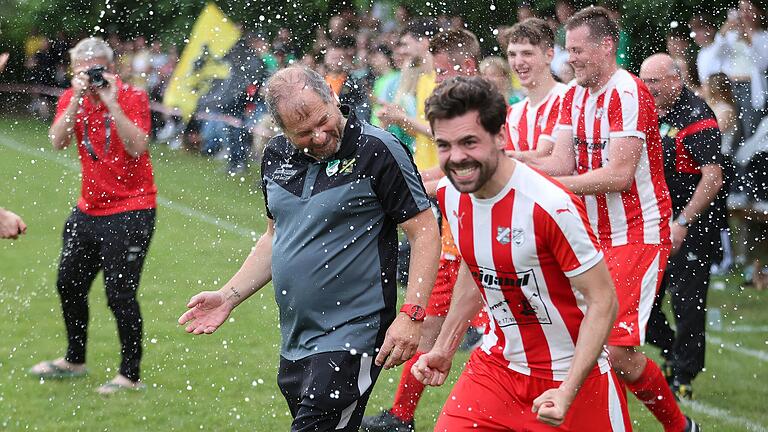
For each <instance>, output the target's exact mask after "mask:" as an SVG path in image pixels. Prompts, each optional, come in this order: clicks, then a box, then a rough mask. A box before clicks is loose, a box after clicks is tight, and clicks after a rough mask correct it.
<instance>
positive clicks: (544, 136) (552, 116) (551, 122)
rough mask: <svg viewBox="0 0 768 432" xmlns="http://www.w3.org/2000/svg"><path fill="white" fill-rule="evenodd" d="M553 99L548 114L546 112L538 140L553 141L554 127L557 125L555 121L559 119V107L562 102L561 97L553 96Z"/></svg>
mask: <svg viewBox="0 0 768 432" xmlns="http://www.w3.org/2000/svg"><path fill="white" fill-rule="evenodd" d="M553 98H554V100H553V101H552V106H551V107H550V108H549V112H547V118H546V119H545V121H544V128H543V129H542V130H541V135H539V140H548V141H554V140H555V139H554V137H553V134H554V133H555V125H557V120H558V118H559V117H560V105H561V102H562V97H561V96H560V95H555V96H553Z"/></svg>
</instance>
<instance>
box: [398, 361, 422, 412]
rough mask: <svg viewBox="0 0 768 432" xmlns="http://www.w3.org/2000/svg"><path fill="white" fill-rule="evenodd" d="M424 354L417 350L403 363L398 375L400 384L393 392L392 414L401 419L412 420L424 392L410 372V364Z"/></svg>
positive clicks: (420, 384)
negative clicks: (400, 372) (401, 370)
mask: <svg viewBox="0 0 768 432" xmlns="http://www.w3.org/2000/svg"><path fill="white" fill-rule="evenodd" d="M422 354H424V353H422V352H417V353H416V355H414V356H413V357H412V358H411V359H410V360H408V361H407V362H405V363H403V373H402V374H401V375H400V385H399V386H398V387H397V392H395V401H394V402H393V403H392V414H394V415H395V417H397V418H399V419H400V420H402V421H405V422H409V421H411V420H413V416H414V415H415V414H416V405H418V404H419V399H421V394H422V393H423V392H424V384H422V383H420V382H419V380H417V379H416V377H414V376H413V374H412V373H411V366H413V364H414V363H416V361H417V360H418V359H419V357H421V355H422Z"/></svg>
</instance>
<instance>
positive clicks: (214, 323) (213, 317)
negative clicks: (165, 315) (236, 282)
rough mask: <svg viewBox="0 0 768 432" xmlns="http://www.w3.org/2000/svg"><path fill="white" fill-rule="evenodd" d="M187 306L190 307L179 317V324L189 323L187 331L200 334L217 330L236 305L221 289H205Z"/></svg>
mask: <svg viewBox="0 0 768 432" xmlns="http://www.w3.org/2000/svg"><path fill="white" fill-rule="evenodd" d="M187 307H188V308H190V309H189V310H188V311H186V312H184V314H183V315H181V316H180V317H179V325H184V324H187V323H189V324H188V325H187V328H186V330H187V333H192V334H196V335H199V334H211V333H213V332H215V331H216V329H217V328H219V326H221V325H222V324H224V321H226V320H227V318H229V314H230V313H232V309H234V307H235V306H234V304H232V303H231V302H230V301H228V300H227V298H226V297H225V295H224V294H223V293H221V292H220V291H203V292H201V293H200V294H197V295H196V296H194V297H192V298H191V299H190V300H189V303H187Z"/></svg>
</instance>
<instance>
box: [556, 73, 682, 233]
mask: <svg viewBox="0 0 768 432" xmlns="http://www.w3.org/2000/svg"><path fill="white" fill-rule="evenodd" d="M561 129H566V130H568V131H571V136H572V138H573V145H574V150H575V154H576V170H577V172H578V173H579V174H584V173H586V172H589V171H592V170H595V169H597V168H600V167H603V166H605V164H606V163H608V156H609V153H610V146H611V141H610V140H611V138H621V137H638V138H641V139H642V140H643V141H644V145H643V149H642V153H641V155H640V161H639V163H638V165H637V169H636V170H635V175H634V180H633V181H632V186H631V188H630V189H629V190H627V191H624V192H611V193H604V194H598V195H587V196H584V202H585V204H586V207H587V214H588V215H589V220H590V221H591V222H592V228H593V229H594V230H595V232H596V233H597V235H598V238H599V240H600V244H601V245H602V246H603V247H612V246H621V245H625V244H669V242H670V225H669V224H670V217H671V213H672V203H671V201H670V196H669V190H668V189H667V183H666V180H665V179H664V161H663V152H662V147H661V136H660V135H659V126H658V116H657V114H656V107H655V105H654V102H653V96H652V95H651V94H650V92H649V91H648V88H647V87H646V86H645V84H643V82H642V81H640V79H639V78H637V77H636V76H634V75H632V74H631V73H629V72H627V71H626V70H624V69H619V70H617V71H616V72H615V73H614V74H613V76H611V79H610V80H609V81H608V83H607V84H606V85H605V87H603V88H602V89H600V90H599V91H597V92H595V93H592V92H591V91H590V90H589V89H586V88H584V87H580V86H572V87H571V88H570V89H568V91H567V92H566V94H565V97H564V99H563V103H562V107H561V109H560V118H559V120H558V123H557V126H556V127H555V130H556V131H558V130H561Z"/></svg>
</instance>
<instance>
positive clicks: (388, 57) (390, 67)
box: [369, 45, 418, 153]
mask: <svg viewBox="0 0 768 432" xmlns="http://www.w3.org/2000/svg"><path fill="white" fill-rule="evenodd" d="M369 58H370V64H371V68H372V69H373V73H374V74H375V75H376V77H377V78H376V80H375V81H374V83H373V91H372V97H371V100H372V101H373V115H372V116H371V124H372V125H374V126H379V127H381V128H383V129H386V130H387V131H389V132H390V133H392V135H394V136H396V137H397V139H399V140H400V141H401V142H402V143H403V144H405V145H406V146H407V147H408V150H409V151H410V152H411V153H413V136H412V135H410V134H408V133H407V132H406V131H405V130H404V129H403V128H402V127H400V126H399V125H397V124H395V123H391V124H390V123H385V122H383V121H382V120H381V119H380V117H379V114H380V112H381V110H382V109H383V108H384V106H386V105H391V104H394V105H396V106H399V107H403V110H404V111H405V113H406V115H408V116H411V117H413V116H415V115H416V99H415V97H414V93H415V84H416V80H415V79H414V78H417V77H418V72H416V73H414V72H413V71H411V67H410V66H408V67H407V68H408V75H409V76H408V77H407V78H406V79H407V80H408V83H407V88H406V86H403V88H404V91H402V92H400V91H399V89H400V85H401V83H402V80H403V73H402V72H401V71H400V70H399V69H398V68H397V66H398V65H399V66H402V67H403V68H405V67H406V66H405V65H404V64H403V62H402V57H400V60H399V61H396V60H395V55H394V53H393V52H392V50H391V49H389V47H388V46H386V45H379V46H378V47H377V48H376V49H375V50H374V51H373V52H372V53H371V55H370V57H369ZM382 117H383V116H382Z"/></svg>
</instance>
